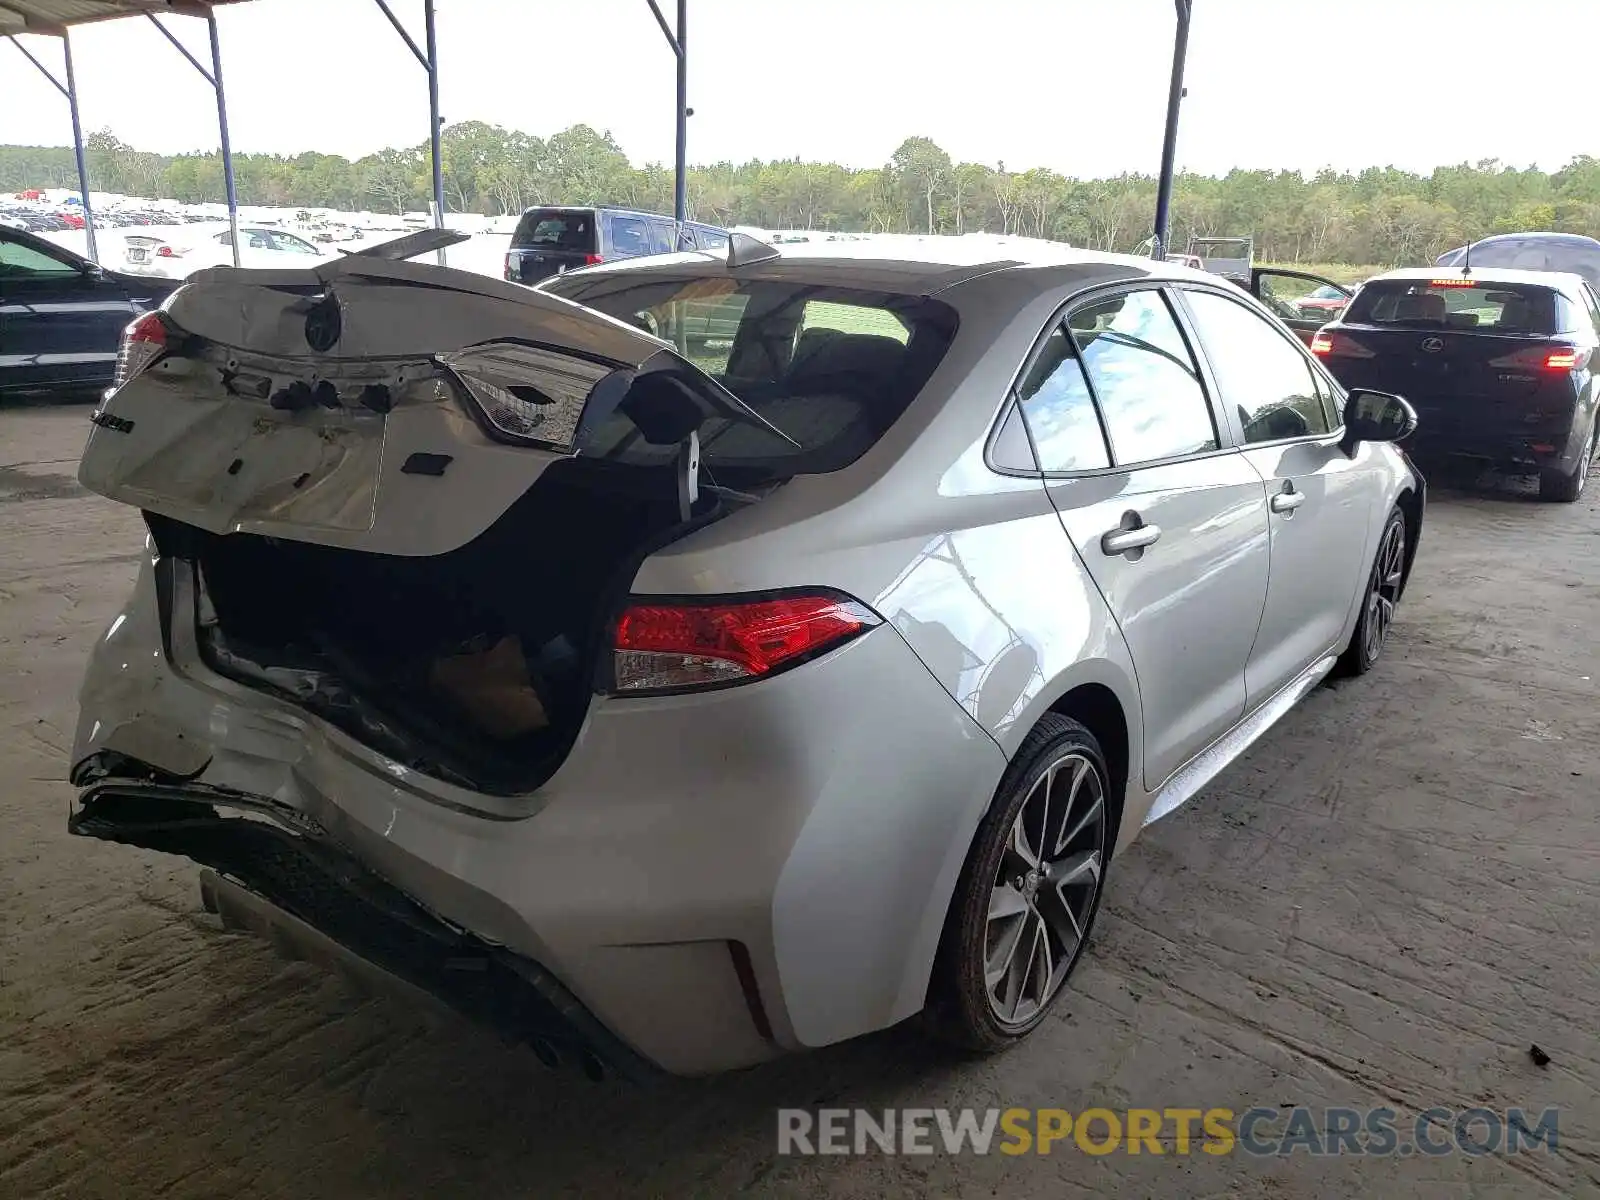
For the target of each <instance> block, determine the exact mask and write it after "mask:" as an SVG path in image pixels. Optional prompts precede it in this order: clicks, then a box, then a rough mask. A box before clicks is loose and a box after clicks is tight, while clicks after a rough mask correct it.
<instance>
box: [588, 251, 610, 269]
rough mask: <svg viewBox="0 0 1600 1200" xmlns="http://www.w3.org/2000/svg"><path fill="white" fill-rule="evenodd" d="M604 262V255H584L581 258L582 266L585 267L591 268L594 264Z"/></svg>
mask: <svg viewBox="0 0 1600 1200" xmlns="http://www.w3.org/2000/svg"><path fill="white" fill-rule="evenodd" d="M605 260H606V256H605V255H604V254H585V255H584V256H583V265H584V266H586V267H592V266H594V265H595V264H596V263H603V262H605Z"/></svg>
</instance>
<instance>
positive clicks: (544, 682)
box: [148, 458, 721, 795]
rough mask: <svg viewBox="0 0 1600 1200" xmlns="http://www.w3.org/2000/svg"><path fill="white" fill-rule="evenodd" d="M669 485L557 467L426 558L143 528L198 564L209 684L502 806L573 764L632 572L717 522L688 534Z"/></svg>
mask: <svg viewBox="0 0 1600 1200" xmlns="http://www.w3.org/2000/svg"><path fill="white" fill-rule="evenodd" d="M677 480H678V476H677V472H676V470H675V469H674V468H672V467H670V466H663V467H658V468H650V467H641V466H638V465H635V464H628V465H617V464H611V463H606V462H603V461H599V460H593V459H583V458H573V459H567V460H563V461H561V462H558V463H556V464H554V465H552V466H551V467H549V468H548V469H547V470H546V471H545V472H544V474H543V475H541V476H540V478H539V479H538V480H537V482H535V483H534V484H533V486H532V487H531V488H529V490H528V491H527V492H526V493H525V494H524V495H523V496H522V498H521V499H519V500H518V501H517V502H516V503H515V504H513V505H512V506H511V508H509V509H508V510H507V511H506V512H505V513H504V515H502V516H501V518H500V519H499V520H498V521H496V522H495V523H494V524H493V525H492V526H490V527H489V528H488V529H487V530H485V531H484V532H483V533H482V534H481V535H479V536H478V537H477V538H476V539H474V540H473V541H471V542H469V543H467V544H466V545H464V546H462V547H460V548H458V549H456V550H453V551H451V552H449V553H447V554H442V555H439V556H436V557H430V558H407V557H399V556H391V555H380V554H371V553H363V552H359V551H352V550H343V549H333V548H329V547H324V546H318V545H312V544H309V543H303V542H292V541H284V540H279V539H270V538H265V537H259V536H255V535H250V534H232V535H229V536H216V535H212V534H208V533H205V532H203V531H201V530H199V529H195V528H194V527H192V526H188V525H182V524H179V523H177V522H174V521H171V520H168V519H165V518H162V517H159V516H156V515H154V514H150V515H149V516H148V519H149V521H150V525H151V528H152V530H153V532H154V534H155V538H156V543H157V546H158V547H159V548H160V550H161V552H162V553H163V554H171V555H175V556H176V557H179V558H185V559H190V560H192V561H194V562H195V563H196V564H197V565H198V568H199V575H200V579H201V584H202V588H203V597H202V599H201V601H200V604H199V609H200V611H199V612H198V613H197V614H195V617H194V619H196V620H197V621H198V627H199V630H198V631H199V643H200V648H201V653H202V655H203V656H204V657H205V658H206V660H207V663H208V665H209V666H211V668H212V669H213V670H216V671H218V672H219V673H220V674H223V675H226V676H229V677H230V678H233V679H236V680H239V681H241V682H245V683H248V684H250V685H251V686H255V687H260V688H263V689H265V690H268V691H273V692H276V693H278V694H280V695H284V696H286V697H287V698H290V699H293V700H295V701H296V702H298V703H300V704H302V705H304V706H305V707H306V708H308V709H310V710H311V711H313V712H316V713H317V714H318V715H320V716H322V717H324V718H325V719H327V720H329V721H330V722H332V723H333V724H335V725H338V726H339V727H341V728H343V729H345V730H346V731H347V732H349V733H351V734H352V735H354V736H356V737H358V738H360V739H361V740H362V741H363V742H365V743H367V744H368V745H371V746H373V747H374V748H375V749H378V750H380V751H381V752H383V753H385V754H387V755H389V756H391V757H393V758H395V759H397V760H398V761H401V762H405V763H407V764H408V765H410V766H412V767H414V768H415V769H417V770H420V771H423V772H425V773H427V774H431V775H434V776H435V777H438V778H443V779H447V780H450V781H452V782H455V783H458V784H462V785H465V786H468V787H471V788H473V789H475V790H478V791H483V792H488V793H493V794H500V795H507V794H516V793H520V792H526V791H530V790H532V789H533V788H536V787H538V786H539V785H540V784H541V783H543V782H544V781H545V780H546V779H547V778H549V776H550V775H551V774H553V773H554V771H555V769H556V768H557V767H558V766H559V765H560V763H561V761H562V759H564V758H565V756H566V753H567V751H568V750H569V749H570V747H571V745H572V742H573V739H574V738H575V736H576V734H577V731H578V729H579V727H580V726H581V724H582V722H583V719H584V716H585V714H586V712H587V710H588V706H589V700H590V697H591V695H592V694H593V691H594V687H595V683H596V670H597V668H598V667H599V666H600V664H601V661H602V655H603V653H604V652H605V650H606V649H607V648H608V639H607V632H608V629H609V625H610V621H611V618H612V617H613V616H614V614H615V611H616V609H617V606H618V604H619V602H620V601H621V599H622V597H623V595H624V594H625V589H626V588H627V586H628V584H629V583H630V582H631V580H632V577H633V575H634V573H635V571H636V570H637V565H638V563H639V562H640V561H641V560H642V559H643V558H644V557H645V555H647V554H648V553H650V552H652V551H653V550H655V549H657V548H659V547H660V546H662V545H664V544H666V543H667V542H669V541H671V540H673V539H674V538H675V537H677V536H681V535H682V534H683V533H684V532H687V530H688V529H690V528H693V527H697V526H699V525H701V524H704V523H706V522H708V521H711V520H714V519H716V518H717V517H718V516H719V515H721V509H720V507H719V503H720V502H719V501H718V500H717V499H716V498H715V497H714V496H706V497H703V498H702V502H701V504H700V505H699V506H697V509H696V513H695V515H694V517H692V518H691V520H690V521H689V522H684V521H683V520H682V519H681V514H680V510H679V500H678V481H677ZM172 619H173V620H175V621H180V620H188V619H191V618H190V617H189V615H188V614H182V613H175V614H173V618H172Z"/></svg>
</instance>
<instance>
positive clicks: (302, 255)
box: [123, 223, 338, 279]
mask: <svg viewBox="0 0 1600 1200" xmlns="http://www.w3.org/2000/svg"><path fill="white" fill-rule="evenodd" d="M123 243H124V249H123V256H124V263H123V269H124V270H126V271H128V272H129V273H130V274H135V275H155V276H158V277H160V278H163V279H184V278H187V277H188V276H189V275H192V274H193V273H194V272H196V271H198V270H202V269H203V268H205V267H222V266H232V265H233V229H232V227H231V226H229V225H227V224H219V223H210V224H196V225H194V226H192V227H187V228H182V229H164V230H158V231H154V232H151V233H149V234H127V235H125V236H124V238H123ZM337 253H338V251H337V250H335V249H334V248H333V247H332V246H326V245H318V244H316V243H314V242H311V241H308V240H306V239H305V238H303V237H300V236H299V235H297V234H293V233H289V232H288V231H286V230H283V229H277V228H273V227H271V226H266V225H240V226H239V265H240V266H242V267H257V268H263V269H264V268H269V267H303V266H306V265H308V264H310V263H313V262H319V261H322V260H323V259H328V258H332V257H334V256H335V255H336V254H337Z"/></svg>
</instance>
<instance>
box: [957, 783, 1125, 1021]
mask: <svg viewBox="0 0 1600 1200" xmlns="http://www.w3.org/2000/svg"><path fill="white" fill-rule="evenodd" d="M1106 829H1107V824H1106V784H1105V780H1104V779H1103V778H1102V777H1101V775H1100V771H1099V770H1098V768H1096V766H1095V764H1094V763H1093V762H1092V761H1091V760H1090V759H1089V758H1088V757H1086V756H1085V755H1084V754H1082V753H1080V752H1077V751H1072V752H1069V753H1067V754H1064V755H1063V756H1062V757H1060V758H1058V759H1056V760H1055V762H1053V763H1051V764H1050V766H1049V767H1048V768H1047V769H1046V770H1045V771H1044V772H1042V773H1041V774H1040V776H1039V778H1038V780H1037V781H1036V782H1035V783H1034V785H1033V787H1032V788H1031V789H1030V790H1029V792H1028V796H1027V799H1025V800H1024V801H1023V802H1022V806H1021V807H1020V808H1019V809H1018V810H1017V815H1016V819H1015V820H1014V821H1013V822H1012V823H1011V832H1010V835H1009V836H1008V837H1007V838H1006V845H1005V850H1004V851H1003V852H1002V853H1001V855H1000V864H999V866H998V867H997V868H996V871H995V878H994V882H993V887H992V890H991V892H990V898H989V915H988V921H987V924H986V925H985V929H984V947H983V957H984V986H985V990H986V991H987V992H988V996H989V1007H990V1009H991V1011H992V1012H993V1013H994V1016H995V1018H996V1019H997V1020H998V1021H999V1022H1000V1024H1001V1025H1002V1026H1006V1027H1010V1028H1015V1027H1017V1026H1021V1025H1025V1024H1027V1023H1028V1022H1029V1021H1031V1020H1032V1019H1033V1018H1034V1017H1036V1016H1037V1015H1038V1014H1039V1012H1040V1010H1041V1009H1043V1008H1044V1007H1045V1005H1047V1004H1049V1003H1050V1000H1051V998H1052V997H1053V996H1054V995H1055V994H1056V992H1057V990H1059V988H1060V987H1061V985H1062V983H1063V982H1065V980H1066V978H1067V973H1068V972H1069V971H1070V970H1071V968H1072V964H1073V962H1074V961H1075V960H1076V958H1077V956H1078V951H1079V950H1080V949H1081V948H1082V946H1083V941H1084V936H1085V932H1086V930H1087V928H1088V924H1089V921H1090V918H1091V917H1092V915H1093V913H1094V906H1095V902H1096V900H1097V899H1098V898H1099V895H1100V883H1101V876H1102V873H1103V867H1104V863H1105V854H1106V845H1105V839H1106Z"/></svg>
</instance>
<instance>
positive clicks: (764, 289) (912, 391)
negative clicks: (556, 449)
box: [545, 275, 957, 479]
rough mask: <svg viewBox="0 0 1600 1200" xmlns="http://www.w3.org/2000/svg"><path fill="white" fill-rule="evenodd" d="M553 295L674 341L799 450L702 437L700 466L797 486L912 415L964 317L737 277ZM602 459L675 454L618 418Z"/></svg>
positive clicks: (563, 289) (573, 283) (906, 300)
mask: <svg viewBox="0 0 1600 1200" xmlns="http://www.w3.org/2000/svg"><path fill="white" fill-rule="evenodd" d="M545 288H546V290H547V291H549V292H551V293H553V294H555V295H558V296H561V297H564V298H565V299H568V300H575V301H577V302H578V303H580V304H585V305H587V306H589V307H591V308H595V309H598V310H599V311H600V312H603V313H605V314H607V315H608V316H612V317H615V318H617V319H618V320H622V321H626V322H627V323H629V324H631V325H634V326H635V327H637V328H640V329H643V330H645V331H646V332H648V333H651V334H653V335H655V336H656V337H660V338H662V339H664V340H665V341H667V342H669V343H671V344H672V345H674V346H675V347H676V349H677V351H678V353H679V354H680V355H682V356H683V357H684V358H686V359H688V360H689V361H690V362H692V363H693V364H694V365H695V366H696V367H698V368H700V370H702V371H704V372H705V373H706V374H708V375H710V376H711V377H712V378H713V379H715V380H716V381H717V382H719V383H721V384H722V385H723V386H724V387H726V388H727V389H728V390H729V391H730V392H732V393H733V394H734V395H735V396H737V397H738V398H739V399H740V400H742V401H744V403H745V404H747V405H749V406H750V408H751V409H753V410H754V411H755V412H756V413H758V414H759V415H760V416H762V417H764V418H765V419H766V420H768V421H770V422H771V423H772V424H773V425H774V426H776V427H777V428H778V429H780V430H782V431H783V432H784V433H785V434H787V435H788V437H790V438H792V439H793V440H794V441H795V442H796V443H798V445H790V444H788V443H786V442H785V441H783V440H782V439H780V438H778V437H775V436H773V435H772V434H771V433H768V432H767V431H765V430H762V429H760V428H758V427H756V426H754V425H751V424H741V423H737V422H733V421H727V420H716V421H712V422H710V423H708V424H707V425H706V426H704V427H702V429H701V430H700V452H701V464H702V466H703V468H704V470H705V471H706V473H707V474H708V475H709V476H710V477H711V478H713V479H714V478H716V474H717V471H718V470H719V469H720V470H724V471H737V472H740V473H751V472H754V473H756V474H771V475H773V476H780V477H787V476H791V475H797V474H819V473H826V472H830V471H837V470H841V469H843V468H844V467H846V466H848V465H849V464H850V463H852V462H854V461H855V460H856V459H858V458H860V457H861V455H863V454H865V453H866V452H867V450H869V449H870V448H871V447H872V446H873V445H874V444H876V442H877V441H878V439H879V438H881V437H882V436H883V435H884V434H885V433H886V432H887V431H888V430H889V429H890V427H891V426H893V424H894V423H895V422H896V421H897V420H899V418H900V416H901V414H902V413H904V412H905V410H906V409H907V408H908V407H909V406H910V404H911V402H912V400H914V399H915V398H916V396H917V394H918V393H919V392H921V390H922V388H923V386H924V385H925V384H926V383H927V381H928V379H929V377H930V376H932V374H933V372H934V370H935V368H937V367H938V365H939V363H940V362H941V361H942V360H943V358H944V355H945V353H946V351H948V350H949V348H950V343H951V341H952V340H953V339H954V337H955V331H956V324H957V321H956V314H955V310H954V309H952V308H950V307H949V306H948V305H946V304H944V303H942V302H941V301H938V300H933V299H929V298H927V297H923V296H908V295H902V294H896V293H887V292H874V291H864V290H856V289H851V288H838V287H824V286H818V285H815V284H806V283H796V282H787V281H784V282H779V281H773V280H753V279H734V278H726V277H714V276H713V277H699V278H662V277H661V276H659V275H652V276H651V277H650V278H649V279H647V280H640V279H636V278H628V277H625V276H612V277H604V276H601V277H595V278H590V279H583V278H579V277H573V278H567V279H560V280H556V281H553V282H551V283H548V284H546V285H545ZM592 449H593V452H595V453H598V454H602V455H604V456H605V457H607V458H611V459H614V460H618V461H624V462H633V463H640V464H650V463H658V462H661V461H663V459H664V458H665V457H666V456H668V455H670V454H672V453H673V449H672V447H669V446H652V445H649V444H647V443H645V442H644V441H643V440H642V439H640V438H639V437H638V436H637V430H635V429H634V428H633V426H632V424H631V422H629V421H627V420H626V419H625V418H622V417H620V416H619V417H618V418H617V419H616V420H613V421H612V422H609V423H607V424H605V425H602V426H601V427H600V428H599V429H598V430H597V431H596V435H595V438H594V444H593V447H592Z"/></svg>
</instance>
